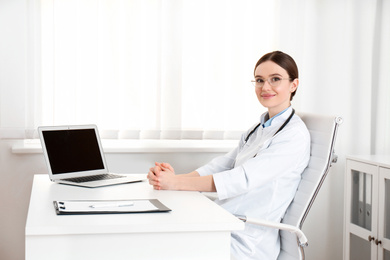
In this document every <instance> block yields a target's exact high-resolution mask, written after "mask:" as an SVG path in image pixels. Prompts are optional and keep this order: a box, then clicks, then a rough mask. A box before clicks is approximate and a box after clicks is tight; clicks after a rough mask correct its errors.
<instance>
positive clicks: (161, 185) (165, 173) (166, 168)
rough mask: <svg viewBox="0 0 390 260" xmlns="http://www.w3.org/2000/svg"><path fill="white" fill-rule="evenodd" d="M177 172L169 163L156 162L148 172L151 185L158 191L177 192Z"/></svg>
mask: <svg viewBox="0 0 390 260" xmlns="http://www.w3.org/2000/svg"><path fill="white" fill-rule="evenodd" d="M175 176H176V175H175V170H174V169H173V167H172V166H171V165H170V164H169V163H159V162H156V163H155V166H154V167H151V168H150V169H149V172H148V176H147V177H148V179H149V184H150V185H152V186H153V188H154V189H156V190H175V189H176V187H175Z"/></svg>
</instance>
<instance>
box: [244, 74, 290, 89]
mask: <svg viewBox="0 0 390 260" xmlns="http://www.w3.org/2000/svg"><path fill="white" fill-rule="evenodd" d="M273 78H278V79H279V80H278V81H276V85H275V82H272V81H270V80H271V79H273ZM258 79H262V78H257V79H252V80H251V82H252V84H253V85H254V87H256V88H262V87H263V86H264V84H265V82H266V81H267V82H268V84H269V85H270V86H271V87H277V86H279V85H280V84H281V83H282V82H281V81H282V80H293V79H292V78H282V77H279V76H271V77H268V78H267V79H262V80H264V82H262V83H263V84H262V85H261V86H257V84H259V83H258V82H256V80H258Z"/></svg>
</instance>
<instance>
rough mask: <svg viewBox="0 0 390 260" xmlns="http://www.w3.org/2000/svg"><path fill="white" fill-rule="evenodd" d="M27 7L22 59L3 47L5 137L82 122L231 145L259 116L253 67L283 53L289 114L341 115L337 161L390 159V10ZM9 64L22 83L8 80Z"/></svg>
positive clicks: (55, 2)
mask: <svg viewBox="0 0 390 260" xmlns="http://www.w3.org/2000/svg"><path fill="white" fill-rule="evenodd" d="M30 3H31V4H30V8H29V10H27V11H26V13H27V23H28V29H29V30H28V31H27V32H26V34H25V35H26V38H25V40H26V41H25V45H23V44H22V43H19V42H18V43H17V44H15V46H14V47H22V48H19V49H20V50H23V51H26V55H25V60H15V59H11V58H12V55H11V54H10V53H8V52H7V53H5V52H6V51H4V50H7V48H8V49H9V50H12V46H8V45H7V43H6V42H4V40H2V41H0V42H1V43H0V44H1V47H2V54H6V55H2V56H3V59H2V61H0V62H1V63H0V64H1V66H2V68H1V70H0V71H2V76H1V79H3V80H2V81H1V82H0V84H1V85H0V87H1V97H0V98H1V101H0V106H1V110H0V127H1V129H0V135H1V137H3V138H4V137H6V138H20V137H21V138H25V137H27V138H29V137H31V135H32V132H33V130H34V129H35V128H36V127H37V126H38V125H41V124H80V123H96V124H98V126H99V128H100V129H101V130H102V131H103V133H104V134H103V135H104V136H103V137H107V138H110V137H111V138H175V139H176V138H219V139H222V138H235V137H237V132H240V131H242V130H245V129H247V128H248V127H250V126H251V125H252V124H254V123H255V121H256V120H258V117H259V115H260V114H261V113H262V112H263V111H264V109H263V108H262V107H261V106H260V105H259V104H258V101H257V99H256V97H255V95H254V92H253V89H252V88H251V85H250V84H249V81H250V80H251V78H252V75H253V74H252V73H253V65H254V64H255V62H256V61H257V60H258V58H260V57H261V56H262V55H263V54H264V53H266V52H269V51H273V50H276V49H279V50H282V51H284V52H286V53H289V54H290V55H291V56H293V57H294V58H295V60H296V61H297V63H298V66H299V69H300V83H301V84H300V87H299V90H298V93H297V95H296V97H295V98H294V101H293V106H294V107H295V108H296V109H297V110H301V111H307V112H316V113H324V114H337V115H341V116H343V117H344V119H345V123H344V125H343V127H342V128H341V131H340V139H339V140H342V141H341V142H342V145H343V150H344V151H345V153H351V152H353V153H390V134H389V133H390V105H389V103H390V100H389V99H390V93H389V92H390V87H389V86H390V78H389V77H390V76H389V74H390V73H389V71H390V47H389V46H390V39H389V38H390V21H389V20H390V18H389V17H390V6H389V5H390V3H389V1H384V0H362V1H354V0H330V1H321V0H314V1H313V0H306V1H304V0H279V1H266V0H264V1H259V0H252V1H251V0H245V1H242V0H237V1H235V0H230V1H222V0H218V1H217V0H203V1H190V0H182V1H179V0H178V1H174V0H166V1H162V0H159V1H158V0H138V1H136V0H123V1H118V0H117V1H113V0H111V1H109V0H106V1H103V0H99V1H96V0H89V1H88V0H73V1H71V0H35V1H31V2H30ZM5 39H7V38H5ZM23 46H24V48H23ZM8 55H11V56H10V57H11V58H9V57H8ZM17 62H19V63H22V64H25V66H26V73H25V75H24V77H21V78H19V77H18V75H15V76H13V75H8V74H7V73H6V71H7V69H8V68H9V67H11V68H12V66H13V64H15V63H17ZM23 62H24V63H23ZM22 66H23V65H22ZM4 79H6V80H4ZM8 81H9V82H11V83H14V84H13V87H12V88H9V84H4V82H5V83H9V82H8ZM16 83H18V84H16ZM11 85H12V84H11Z"/></svg>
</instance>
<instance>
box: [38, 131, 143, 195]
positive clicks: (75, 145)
mask: <svg viewBox="0 0 390 260" xmlns="http://www.w3.org/2000/svg"><path fill="white" fill-rule="evenodd" d="M38 132H39V138H40V140H41V144H42V150H43V154H44V157H45V161H46V164H47V168H48V172H49V177H50V180H51V181H53V182H56V183H62V184H70V185H76V186H82V187H89V188H94V187H101V186H108V185H115V184H123V183H130V182H139V181H142V180H144V179H145V178H140V177H138V176H137V177H135V176H132V175H131V174H116V173H110V172H109V171H108V168H107V164H106V160H105V157H104V153H103V149H102V145H101V142H100V138H99V133H98V129H97V126H96V125H78V126H76V125H75V126H41V127H38Z"/></svg>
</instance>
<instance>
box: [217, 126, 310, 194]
mask: <svg viewBox="0 0 390 260" xmlns="http://www.w3.org/2000/svg"><path fill="white" fill-rule="evenodd" d="M309 158H310V135H309V133H308V131H307V129H306V128H304V129H302V128H299V127H293V126H292V125H290V127H288V128H287V127H286V129H285V131H282V132H280V133H279V134H278V135H276V136H275V137H274V138H273V139H272V141H271V142H270V144H269V145H268V146H266V147H262V148H260V150H259V151H258V153H257V155H256V157H254V158H251V159H249V160H247V161H246V162H245V163H244V164H242V165H240V166H238V167H236V168H233V169H229V170H225V171H221V172H218V173H215V174H214V175H213V178H214V183H215V186H216V189H217V193H218V197H219V199H220V200H223V199H227V198H231V197H235V196H238V195H240V194H243V193H245V192H248V191H249V190H251V189H255V188H258V187H260V186H262V185H265V184H267V183H269V182H272V181H274V180H276V179H278V178H281V177H287V178H297V177H299V178H300V174H301V173H302V172H303V170H304V169H305V167H306V166H307V164H308V161H309ZM287 175H288V176H287Z"/></svg>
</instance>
